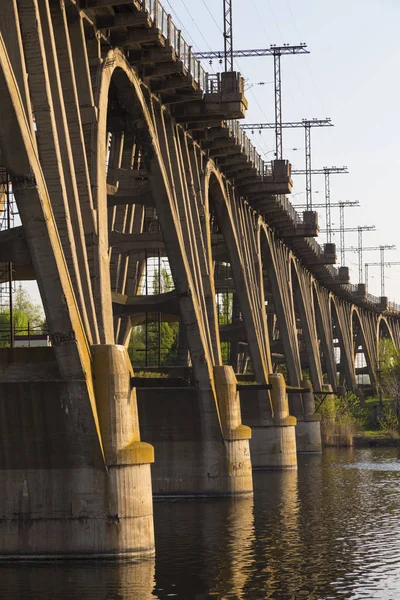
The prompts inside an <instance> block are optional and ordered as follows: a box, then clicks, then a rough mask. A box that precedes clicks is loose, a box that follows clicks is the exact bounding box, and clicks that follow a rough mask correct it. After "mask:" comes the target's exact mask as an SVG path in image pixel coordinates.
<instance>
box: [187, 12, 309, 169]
mask: <svg viewBox="0 0 400 600" xmlns="http://www.w3.org/2000/svg"><path fill="white" fill-rule="evenodd" d="M229 23H230V25H229ZM228 33H229V36H230V37H229V36H228ZM195 54H196V57H197V58H203V59H209V60H212V59H213V58H218V59H219V60H221V58H222V56H223V57H224V64H225V71H228V70H229V71H231V70H233V66H232V64H233V59H234V58H248V57H257V56H273V57H274V91H275V123H274V129H275V155H276V158H278V159H281V158H282V157H283V147H282V130H283V127H284V125H283V123H282V74H281V56H283V55H288V54H290V55H294V54H310V51H309V50H307V44H299V45H297V46H291V45H290V44H283V46H276V45H275V44H271V47H270V48H264V49H263V48H260V49H256V50H233V41H232V0H230V1H228V0H224V51H223V52H222V51H218V50H217V51H214V50H211V51H210V52H196V53H195ZM229 65H231V68H228V67H229Z"/></svg>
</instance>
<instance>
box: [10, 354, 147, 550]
mask: <svg viewBox="0 0 400 600" xmlns="http://www.w3.org/2000/svg"><path fill="white" fill-rule="evenodd" d="M92 355H93V381H94V390H95V397H96V403H97V406H98V414H99V425H100V431H101V437H100V438H99V436H98V433H97V430H96V424H95V422H94V419H93V414H92V413H91V411H90V405H89V401H88V385H90V382H89V381H84V380H80V381H79V380H75V381H63V380H62V379H61V378H60V374H59V371H58V368H57V363H56V361H55V357H54V349H53V348H4V349H1V351H0V381H1V384H0V411H1V418H0V422H1V436H0V489H1V490H2V493H1V494H0V514H1V516H2V518H1V519H0V557H1V558H29V559H34V558H54V557H74V558H85V557H88V558H91V557H94V556H97V557H113V556H133V557H143V556H146V555H151V554H153V553H154V533H153V511H152V495H151V479H150V463H151V462H152V461H153V448H152V447H151V446H150V445H149V444H145V443H143V442H141V441H140V437H139V428H138V421H137V409H136V398H135V394H134V392H132V390H131V388H130V377H131V374H132V369H131V366H130V361H129V357H128V355H127V353H126V350H125V348H124V347H123V346H113V345H110V346H95V347H92Z"/></svg>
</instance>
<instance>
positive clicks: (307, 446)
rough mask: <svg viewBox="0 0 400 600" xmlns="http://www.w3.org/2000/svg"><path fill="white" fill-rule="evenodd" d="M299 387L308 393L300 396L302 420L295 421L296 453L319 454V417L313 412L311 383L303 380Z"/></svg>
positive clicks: (320, 443)
mask: <svg viewBox="0 0 400 600" xmlns="http://www.w3.org/2000/svg"><path fill="white" fill-rule="evenodd" d="M301 387H302V388H305V389H308V390H309V391H307V392H303V393H302V394H301V396H302V406H303V415H302V418H300V419H299V418H298V419H297V426H296V444H297V452H298V453H301V454H308V453H314V452H321V451H322V441H321V415H320V414H319V413H316V412H315V400H314V394H313V389H312V384H311V381H309V380H303V381H302V382H301Z"/></svg>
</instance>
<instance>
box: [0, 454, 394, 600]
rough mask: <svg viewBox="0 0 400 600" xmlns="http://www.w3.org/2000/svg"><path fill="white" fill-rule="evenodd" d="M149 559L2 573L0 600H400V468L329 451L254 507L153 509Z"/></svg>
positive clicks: (389, 461) (179, 503)
mask: <svg viewBox="0 0 400 600" xmlns="http://www.w3.org/2000/svg"><path fill="white" fill-rule="evenodd" d="M154 512H155V528H156V538H157V539H156V544H157V556H156V560H155V561H153V560H148V561H145V562H142V563H139V564H135V563H131V562H120V563H117V564H115V563H112V562H102V563H101V562H99V563H96V562H73V561H71V562H66V563H61V562H60V563H52V564H2V565H1V564H0V598H1V599H3V598H4V599H6V598H7V600H15V599H17V598H18V600H25V599H27V600H31V599H32V600H47V599H50V598H51V599H56V600H67V599H68V600H126V599H129V600H152V599H158V600H165V599H167V598H170V599H171V600H206V599H213V600H216V599H219V600H228V599H234V600H242V599H243V600H244V599H246V600H247V599H249V600H253V599H254V600H258V599H259V600H264V599H265V598H272V599H274V600H280V599H288V600H303V599H308V600H322V599H324V600H325V599H336V598H346V599H347V598H351V599H358V598H360V599H361V598H368V600H378V599H379V600H399V599H400V456H399V453H398V451H397V450H395V449H363V450H361V449H360V450H352V449H349V450H347V449H343V450H339V449H330V450H325V451H324V453H323V455H322V456H302V457H300V459H299V469H298V472H286V473H277V472H256V473H254V498H242V499H239V500H236V501H232V500H229V499H223V498H210V499H203V500H200V499H196V500H171V501H166V500H164V501H159V502H156V503H155V508H154Z"/></svg>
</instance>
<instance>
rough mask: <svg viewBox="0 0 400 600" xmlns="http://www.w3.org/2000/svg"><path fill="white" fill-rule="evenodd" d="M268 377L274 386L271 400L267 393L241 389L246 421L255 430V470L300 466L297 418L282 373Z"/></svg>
mask: <svg viewBox="0 0 400 600" xmlns="http://www.w3.org/2000/svg"><path fill="white" fill-rule="evenodd" d="M269 380H270V383H271V384H272V386H273V389H272V391H271V401H269V399H268V396H267V394H266V392H253V391H251V389H249V390H248V391H247V390H245V391H241V392H240V396H241V405H242V410H243V420H244V421H245V422H246V423H247V424H249V425H250V426H251V430H252V433H253V435H252V438H251V441H250V452H251V461H252V465H253V469H293V468H296V467H297V458H296V434H295V426H296V418H295V417H292V416H290V415H289V404H288V400H287V395H286V385H285V380H284V378H283V375H281V374H277V373H274V374H272V375H270V376H269ZM249 388H251V386H249Z"/></svg>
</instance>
